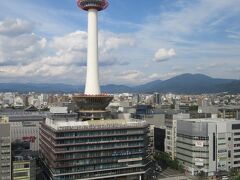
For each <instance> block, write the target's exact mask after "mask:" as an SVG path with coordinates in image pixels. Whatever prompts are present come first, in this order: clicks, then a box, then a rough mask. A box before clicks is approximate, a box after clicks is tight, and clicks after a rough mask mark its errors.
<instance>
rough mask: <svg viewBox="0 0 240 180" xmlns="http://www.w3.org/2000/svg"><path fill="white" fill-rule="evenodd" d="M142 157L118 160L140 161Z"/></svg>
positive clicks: (120, 160)
mask: <svg viewBox="0 0 240 180" xmlns="http://www.w3.org/2000/svg"><path fill="white" fill-rule="evenodd" d="M141 160H142V158H131V159H119V160H118V162H131V161H141Z"/></svg>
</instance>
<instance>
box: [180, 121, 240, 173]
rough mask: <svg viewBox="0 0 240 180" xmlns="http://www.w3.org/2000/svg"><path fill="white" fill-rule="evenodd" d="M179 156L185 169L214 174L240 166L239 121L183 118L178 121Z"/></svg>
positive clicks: (187, 171) (192, 171)
mask: <svg viewBox="0 0 240 180" xmlns="http://www.w3.org/2000/svg"><path fill="white" fill-rule="evenodd" d="M176 158H177V159H178V160H179V161H180V162H181V163H182V164H183V166H184V168H185V170H186V173H188V174H190V175H198V174H199V173H201V172H203V173H204V174H205V175H206V176H215V175H216V174H217V173H218V172H220V171H228V172H229V171H230V170H231V169H232V168H233V169H235V170H239V168H240V121H237V120H235V119H219V118H215V119H184V120H178V121H177V143H176Z"/></svg>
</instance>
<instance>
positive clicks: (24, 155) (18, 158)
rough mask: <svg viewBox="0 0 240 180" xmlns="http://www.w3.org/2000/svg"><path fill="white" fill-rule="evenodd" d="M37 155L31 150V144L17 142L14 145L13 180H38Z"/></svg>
mask: <svg viewBox="0 0 240 180" xmlns="http://www.w3.org/2000/svg"><path fill="white" fill-rule="evenodd" d="M37 158H38V156H37V153H34V152H33V151H31V150H30V143H29V142H25V141H20V140H17V141H15V142H13V143H12V180H20V179H24V180H36V159H37Z"/></svg>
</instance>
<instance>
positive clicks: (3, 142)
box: [0, 117, 11, 180]
mask: <svg viewBox="0 0 240 180" xmlns="http://www.w3.org/2000/svg"><path fill="white" fill-rule="evenodd" d="M0 175H1V176H0V180H10V179H11V133H10V124H9V120H8V118H7V117H1V118H0Z"/></svg>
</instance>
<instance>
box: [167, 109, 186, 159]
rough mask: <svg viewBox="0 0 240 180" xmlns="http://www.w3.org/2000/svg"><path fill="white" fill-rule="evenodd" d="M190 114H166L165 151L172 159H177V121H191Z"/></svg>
mask: <svg viewBox="0 0 240 180" xmlns="http://www.w3.org/2000/svg"><path fill="white" fill-rule="evenodd" d="M189 117H190V114H182V113H180V114H166V116H165V118H166V119H165V125H166V134H165V136H164V137H165V143H164V151H165V152H166V153H168V154H169V155H170V157H171V158H172V159H175V158H176V141H177V120H181V119H189Z"/></svg>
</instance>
